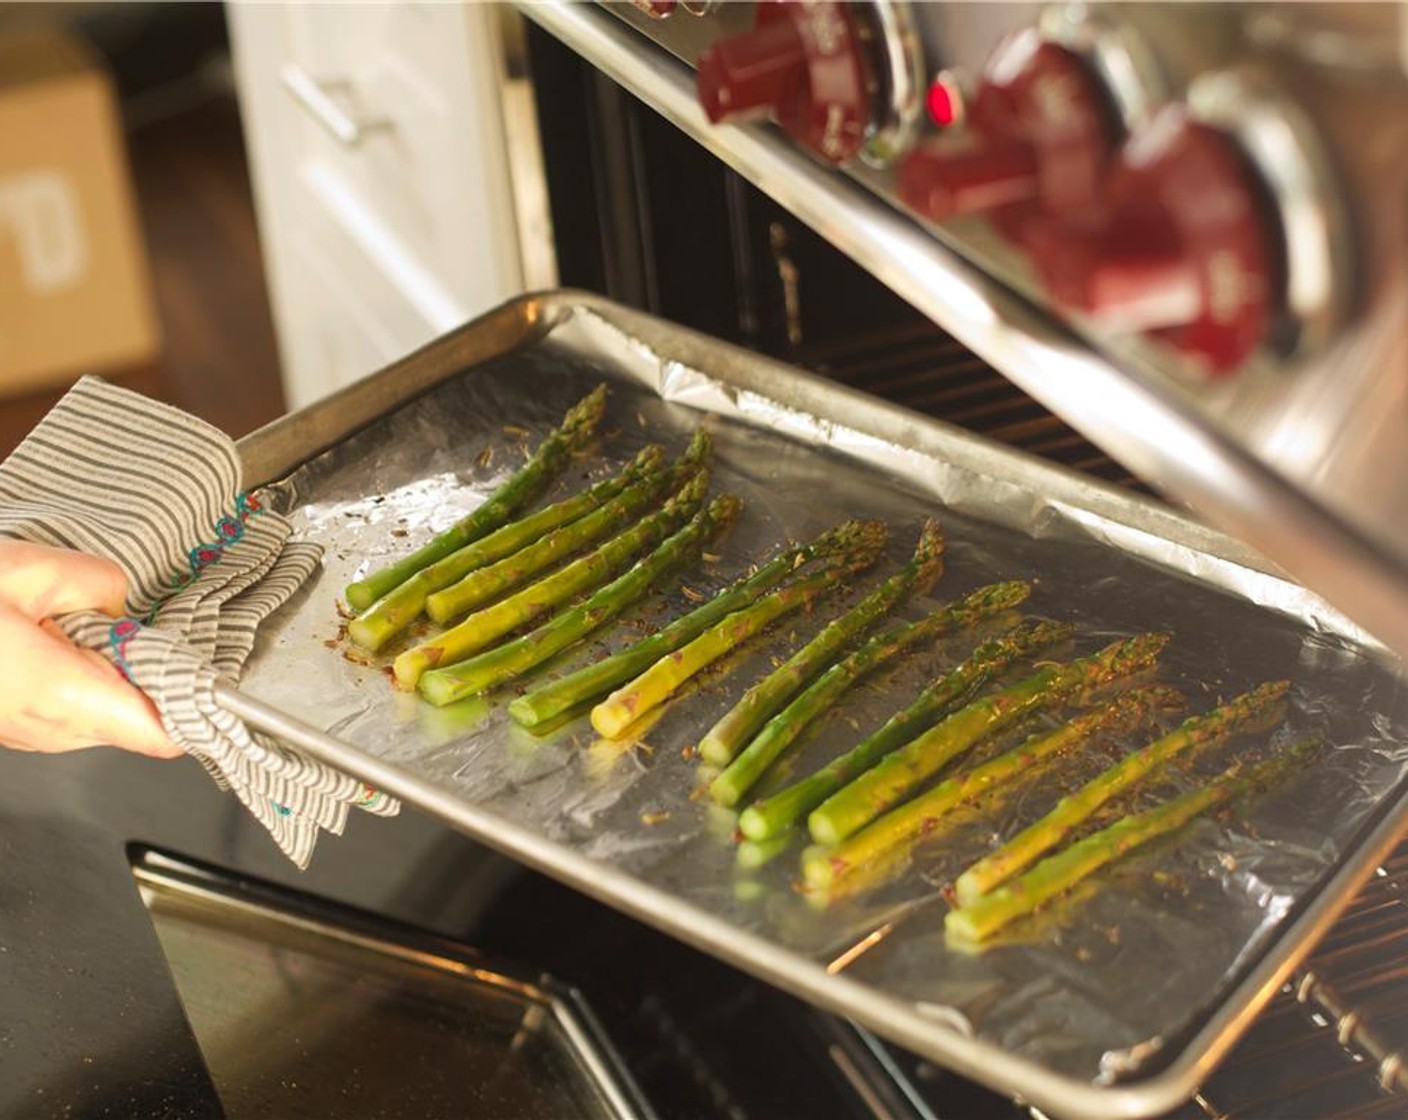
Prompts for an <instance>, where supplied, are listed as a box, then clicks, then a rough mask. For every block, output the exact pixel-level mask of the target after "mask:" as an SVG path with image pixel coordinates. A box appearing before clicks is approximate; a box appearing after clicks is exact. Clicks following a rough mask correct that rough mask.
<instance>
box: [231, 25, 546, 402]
mask: <svg viewBox="0 0 1408 1120" xmlns="http://www.w3.org/2000/svg"><path fill="white" fill-rule="evenodd" d="M227 10H228V12H229V20H230V28H231V37H232V41H233V44H234V54H235V68H236V79H237V82H238V85H239V92H240V103H241V109H242V112H243V114H244V121H245V132H246V136H247V138H248V146H249V150H250V163H251V169H252V174H253V177H254V184H255V198H256V203H257V206H258V211H259V222H260V236H261V240H262V242H263V249H264V257H265V263H266V270H267V272H268V276H269V284H270V289H271V297H272V300H273V304H274V319H275V324H276V326H277V328H278V332H279V338H280V350H281V356H282V359H283V365H284V388H285V392H286V395H287V398H288V403H289V405H290V406H291V407H299V406H301V405H304V404H307V403H309V402H310V401H313V400H316V399H317V398H318V397H321V396H323V395H325V394H326V393H328V392H331V391H332V390H333V389H336V388H338V387H339V386H341V385H345V384H346V383H347V382H349V381H352V380H354V379H356V378H358V377H361V376H363V375H365V374H367V373H370V372H372V371H373V370H375V369H377V368H379V367H380V366H382V365H385V364H386V363H387V362H389V361H392V360H393V359H395V358H398V357H401V356H402V355H404V354H406V353H407V352H409V351H410V350H413V349H414V348H416V347H417V346H420V345H421V344H423V343H425V342H426V341H428V340H429V339H431V338H433V337H435V336H436V335H438V334H441V333H443V332H444V331H446V330H449V329H450V328H452V327H455V326H457V325H459V324H460V323H462V322H464V321H465V320H467V319H470V318H472V317H473V316H475V315H477V314H479V313H480V312H482V311H484V310H486V309H487V308H489V307H492V306H493V305H495V304H497V303H499V302H501V301H502V300H504V299H506V298H508V297H509V296H512V295H514V294H516V293H518V292H520V291H522V290H523V289H524V286H525V270H524V264H523V262H524V260H525V259H527V260H529V261H532V262H534V263H533V264H532V265H531V266H530V267H532V268H533V270H534V272H535V274H534V275H533V276H531V277H529V278H528V279H530V280H531V282H532V283H533V286H546V285H551V284H552V283H553V281H554V277H552V276H551V275H545V274H544V265H543V263H542V262H543V261H544V260H545V259H546V260H548V261H550V260H551V252H550V249H546V250H545V246H544V245H543V244H528V243H527V242H526V241H525V238H529V239H536V240H537V241H539V242H541V241H544V240H545V239H548V238H550V231H549V230H547V229H546V227H545V224H544V223H543V222H542V221H541V220H540V219H538V218H535V217H533V216H531V215H529V216H526V217H525V216H524V215H521V214H520V213H519V208H518V207H517V206H516V204H515V198H516V196H515V192H514V183H513V179H512V171H511V168H512V167H515V166H520V165H521V164H522V163H523V159H522V156H523V155H524V153H523V152H518V153H513V152H510V150H509V144H510V142H512V143H513V144H515V145H517V146H519V147H520V148H524V149H526V148H529V147H531V149H532V153H529V155H530V158H529V159H528V161H527V166H528V167H529V169H530V173H531V171H532V170H533V153H536V150H537V143H538V141H537V133H536V127H535V125H534V124H533V123H532V122H528V126H527V127H525V126H524V123H523V122H522V121H518V120H516V121H514V122H512V123H511V124H510V123H508V122H506V119H505V113H506V112H509V111H516V112H521V111H522V110H523V106H524V105H525V104H528V105H531V102H527V101H525V99H524V98H522V97H521V96H514V95H513V93H512V92H511V90H510V85H511V83H510V81H509V76H508V75H507V73H506V71H505V64H504V44H505V40H504V37H503V36H504V26H505V25H504V24H503V22H502V21H504V20H509V19H517V18H518V17H517V16H516V15H514V14H513V13H512V12H510V11H505V10H504V9H501V8H499V7H498V6H497V5H487V4H475V3H468V4H462V5H459V4H428V3H425V4H422V3H399V4H387V3H375V4H356V5H340V4H293V5H283V4H277V5H264V4H235V5H231V6H230V7H229V8H228V9H227ZM510 137H512V140H511V141H510ZM529 186H531V184H530V185H529ZM520 193H521V192H520ZM531 193H532V192H531V190H530V192H529V194H530V195H531ZM521 231H522V232H521ZM547 267H549V268H550V265H549V266H547Z"/></svg>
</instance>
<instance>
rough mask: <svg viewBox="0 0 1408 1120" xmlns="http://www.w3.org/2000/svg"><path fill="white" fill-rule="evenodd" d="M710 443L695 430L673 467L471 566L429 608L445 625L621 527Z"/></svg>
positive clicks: (670, 487) (670, 486)
mask: <svg viewBox="0 0 1408 1120" xmlns="http://www.w3.org/2000/svg"><path fill="white" fill-rule="evenodd" d="M709 447H710V439H709V436H708V434H707V433H706V432H705V431H704V430H703V429H700V430H699V431H697V432H695V434H694V439H693V440H692V441H691V442H690V445H689V449H688V450H687V451H686V452H685V453H684V455H682V456H681V457H680V459H679V461H678V462H676V463H675V464H674V466H673V467H671V468H670V470H668V471H653V472H651V473H648V474H645V475H643V476H641V477H640V478H638V479H637V480H636V481H635V482H633V483H632V484H631V485H630V486H628V487H626V489H625V490H623V491H621V493H620V494H618V495H617V496H616V497H614V498H612V499H611V501H609V502H607V503H606V504H605V505H603V506H602V507H601V508H600V509H596V510H593V511H592V512H591V513H589V514H587V515H586V516H585V517H583V518H580V519H579V520H577V521H573V522H571V523H570V524H567V525H564V526H562V528H560V529H555V530H554V531H553V532H551V533H549V534H548V535H547V536H545V537H542V538H541V539H539V540H537V541H534V542H533V543H532V544H530V545H528V547H526V548H524V549H521V550H519V551H518V552H515V553H514V554H513V555H512V556H506V557H505V558H504V559H502V560H500V561H499V562H498V563H497V564H490V565H489V566H488V567H486V568H480V569H478V570H477V571H473V572H470V573H469V574H468V575H466V576H465V577H464V578H463V579H461V580H460V581H459V582H458V583H455V584H452V585H451V586H449V587H446V588H444V589H443V590H440V591H437V592H435V593H434V594H433V595H431V596H430V597H429V598H427V599H426V601H425V611H426V613H427V614H428V615H430V617H431V618H433V619H434V620H435V621H436V622H438V623H441V624H442V625H443V624H444V623H447V622H449V621H451V620H452V619H455V618H458V617H460V616H461V615H465V614H468V613H469V612H470V611H471V610H473V609H474V608H476V607H480V606H483V605H484V604H485V603H489V602H492V601H493V600H495V599H497V598H499V597H501V596H502V595H504V594H506V593H507V592H509V591H512V590H513V589H514V588H515V587H519V586H521V585H522V584H523V583H524V582H526V581H527V580H528V579H530V578H532V577H533V576H536V575H537V574H538V573H539V572H542V571H545V570H547V569H548V568H551V567H552V566H553V565H554V564H556V563H557V562H558V561H559V560H561V559H563V558H564V557H566V556H571V555H572V554H573V553H577V552H581V551H582V550H583V549H584V548H586V547H587V546H588V545H593V544H595V543H596V542H597V541H599V540H602V539H603V538H605V537H606V536H607V535H608V534H610V533H613V532H617V531H619V530H620V529H621V528H622V526H624V525H628V524H630V523H631V522H632V521H634V520H635V518H636V517H637V516H638V515H639V514H641V513H643V512H644V511H645V510H647V509H649V508H650V507H651V506H652V505H654V504H655V503H656V501H658V500H659V499H660V498H661V496H663V495H665V494H669V493H671V492H672V491H674V490H675V489H676V488H677V487H678V486H679V485H680V484H681V483H682V482H683V481H684V480H685V478H687V477H688V476H689V474H690V473H692V472H693V471H695V470H697V469H698V468H699V467H700V466H701V465H702V464H703V462H704V461H705V460H706V459H707V458H708V456H709Z"/></svg>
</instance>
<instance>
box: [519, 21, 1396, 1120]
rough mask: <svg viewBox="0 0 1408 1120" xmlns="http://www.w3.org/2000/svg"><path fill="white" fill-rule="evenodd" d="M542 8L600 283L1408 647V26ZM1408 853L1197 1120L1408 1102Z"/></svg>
mask: <svg viewBox="0 0 1408 1120" xmlns="http://www.w3.org/2000/svg"><path fill="white" fill-rule="evenodd" d="M523 11H524V14H525V16H526V17H527V20H528V22H529V23H530V25H531V26H530V29H529V31H528V34H527V40H526V45H525V46H524V47H523V52H524V55H525V56H526V68H527V70H528V71H529V72H530V73H531V74H532V77H533V83H534V88H535V93H536V106H537V114H538V125H539V128H540V130H541V138H542V150H543V159H544V165H545V167H546V169H547V181H548V183H549V186H550V205H551V217H552V221H553V225H554V228H555V229H556V231H557V233H556V245H557V252H558V263H559V269H560V273H561V279H562V282H563V283H565V284H572V285H578V286H582V287H587V288H590V289H593V290H598V291H604V292H606V293H608V294H610V295H612V296H613V297H615V298H617V299H620V300H622V301H623V302H626V303H628V304H631V305H633V306H637V307H641V308H644V309H646V310H649V311H651V312H653V313H655V314H658V315H661V316H662V317H664V318H666V319H669V320H672V321H676V322H679V323H682V324H685V325H688V326H690V327H693V328H695V329H698V330H701V331H705V332H707V333H709V334H712V335H716V336H719V337H723V338H727V339H730V340H731V341H734V342H737V343H739V344H740V345H743V346H745V347H748V348H750V349H753V350H757V351H760V352H762V353H766V354H769V355H772V356H775V357H778V358H781V359H783V360H785V361H787V362H790V363H794V364H797V365H800V366H802V367H804V368H806V369H809V370H811V371H814V372H816V373H819V374H821V375H822V376H823V377H826V378H828V379H832V380H835V381H837V382H840V383H841V384H843V385H846V386H849V387H853V388H857V389H860V390H862V391H863V392H865V393H868V394H874V395H876V396H878V397H881V398H883V399H885V400H888V401H893V402H896V403H898V404H901V405H903V406H905V407H907V408H911V409H915V410H917V411H920V412H924V413H927V414H929V415H932V416H935V417H937V418H940V419H942V420H944V421H946V422H948V423H952V424H956V425H959V426H961V427H963V428H965V429H967V430H970V431H974V432H977V433H981V434H982V435H984V436H987V437H989V438H992V439H995V440H997V441H999V442H1001V443H1004V444H1007V445H1010V446H1013V447H1016V448H1020V449H1022V450H1024V451H1027V452H1030V453H1032V454H1035V455H1037V456H1041V457H1043V458H1046V459H1049V460H1051V461H1054V462H1057V463H1060V464H1062V465H1064V466H1067V467H1070V468H1073V469H1074V470H1076V471H1078V472H1081V473H1083V474H1086V475H1091V476H1095V477H1099V478H1101V479H1104V480H1108V481H1111V482H1113V483H1116V484H1117V485H1119V486H1121V487H1125V488H1130V489H1133V490H1135V491H1138V492H1141V493H1145V494H1151V495H1156V496H1157V497H1158V498H1159V499H1160V500H1163V501H1167V502H1170V503H1172V504H1174V505H1176V506H1180V507H1185V506H1186V507H1189V508H1191V509H1192V510H1194V511H1195V512H1196V513H1197V515H1198V516H1200V517H1203V518H1206V519H1207V520H1208V521H1210V522H1212V523H1213V524H1215V525H1219V526H1220V527H1222V528H1224V529H1226V530H1228V531H1229V532H1230V533H1232V534H1233V535H1235V536H1237V537H1239V538H1240V539H1242V540H1245V541H1247V542H1249V543H1250V544H1252V545H1253V546H1254V547H1256V548H1258V549H1260V550H1262V551H1263V552H1264V553H1265V554H1266V555H1267V556H1268V557H1270V558H1271V560H1272V561H1273V562H1275V563H1276V564H1278V565H1280V566H1282V567H1283V568H1284V569H1285V570H1287V571H1288V572H1290V573H1291V574H1292V575H1293V576H1295V577H1296V578H1298V579H1300V580H1303V581H1304V582H1305V583H1306V584H1307V585H1309V586H1310V587H1312V588H1313V589H1315V590H1316V591H1318V592H1320V593H1322V594H1324V595H1325V596H1326V597H1327V598H1328V599H1329V600H1330V601H1331V602H1333V603H1334V604H1335V605H1336V606H1338V607H1340V608H1341V609H1343V610H1344V611H1345V612H1346V613H1348V614H1349V615H1351V616H1353V617H1355V618H1356V619H1358V620H1359V621H1360V622H1362V623H1363V624H1364V625H1365V626H1366V627H1367V628H1368V629H1369V630H1370V631H1372V632H1373V633H1374V634H1375V635H1376V636H1377V637H1378V638H1380V639H1381V640H1382V641H1384V642H1385V643H1386V645H1387V646H1388V647H1390V649H1391V650H1393V651H1394V653H1395V654H1402V653H1403V652H1404V651H1405V650H1408V632H1400V631H1399V629H1398V627H1399V622H1398V618H1399V617H1400V612H1402V611H1403V608H1404V607H1405V605H1408V564H1405V560H1408V542H1405V540H1404V539H1401V538H1400V539H1397V540H1395V539H1394V538H1395V537H1397V536H1398V535H1399V531H1400V530H1399V526H1401V524H1402V522H1403V519H1402V510H1403V509H1404V502H1403V498H1404V495H1403V494H1402V492H1401V490H1400V489H1399V487H1400V479H1401V477H1402V473H1401V471H1399V470H1398V468H1397V466H1396V465H1395V464H1396V463H1397V461H1398V457H1399V456H1400V455H1401V453H1402V452H1401V448H1402V447H1403V446H1404V441H1403V439H1402V435H1403V434H1404V433H1403V429H1402V425H1404V424H1405V423H1408V411H1405V410H1404V407H1403V404H1404V401H1403V399H1402V392H1403V385H1404V380H1403V378H1404V370H1405V368H1408V366H1405V361H1404V359H1405V352H1404V339H1405V337H1408V336H1405V333H1404V328H1405V319H1404V307H1405V306H1408V304H1405V297H1406V296H1408V293H1406V292H1405V290H1404V280H1403V277H1404V273H1403V269H1402V262H1403V259H1404V252H1405V249H1408V231H1406V230H1405V226H1404V221H1403V219H1404V215H1405V211H1404V207H1403V200H1404V198H1405V194H1404V187H1405V185H1408V184H1405V175H1406V174H1408V131H1405V130H1404V129H1403V128H1402V127H1401V124H1400V123H1397V122H1399V121H1401V111H1402V109H1403V108H1404V107H1405V105H1408V82H1405V66H1406V65H1408V63H1405V58H1408V55H1405V47H1404V44H1405V42H1408V16H1405V14H1404V12H1403V11H1402V9H1401V8H1399V7H1397V6H1393V5H1373V4H1324V5H1322V4H1294V5H1283V4H1274V3H1273V4H1253V5H1246V6H1242V5H1229V4H1216V3H1214V4H1194V5H1184V4H1179V5H1160V4H1138V5H1129V4H1053V5H1023V4H1005V3H996V4H993V3H988V4H965V3H952V4H950V3H944V4H904V3H891V2H887V0H878V2H876V3H862V4H828V3H815V4H794V5H768V4H758V5H752V4H711V3H703V4H696V3H678V4H676V3H671V2H669V0H666V2H664V3H650V2H648V0H641V2H639V3H634V4H630V3H622V4H612V5H602V6H571V7H566V8H564V7H559V6H550V5H526V6H524V8H523ZM1350 122H1353V123H1352V124H1351V123H1350ZM588 171H589V174H588V173H587V172H588ZM1214 210H1216V211H1218V215H1217V216H1215V217H1209V218H1208V220H1207V223H1206V224H1205V225H1200V224H1199V223H1200V222H1202V217H1200V216H1199V215H1203V216H1206V215H1207V214H1209V213H1211V212H1212V211H1214ZM1195 226H1196V227H1197V228H1195ZM1175 231H1177V232H1175ZM1253 245H1255V246H1256V248H1252V246H1253ZM1234 262H1235V263H1234ZM1195 275H1200V276H1201V277H1202V280H1201V281H1194V280H1193V277H1194V276H1195ZM1175 277H1178V279H1175ZM1216 277H1220V279H1218V278H1216ZM1199 284H1201V285H1202V286H1201V288H1200V290H1201V292H1202V294H1201V295H1200V296H1195V295H1194V292H1193V290H1194V288H1198V287H1199ZM1219 289H1220V290H1221V291H1222V295H1221V296H1219V295H1217V294H1215V293H1216V291H1217V290H1219ZM1176 291H1181V292H1182V295H1177V294H1175V292H1176ZM1224 297H1225V298H1224ZM1404 859H1405V855H1404V853H1403V852H1402V851H1400V852H1399V853H1397V854H1396V855H1394V856H1393V857H1392V859H1391V860H1390V861H1389V862H1387V863H1386V864H1384V866H1383V867H1382V868H1381V869H1380V870H1379V872H1378V873H1377V874H1376V875H1375V877H1374V878H1373V880H1372V881H1371V882H1370V883H1369V885H1368V887H1367V888H1366V889H1365V891H1364V893H1363V894H1362V895H1361V896H1360V898H1359V899H1358V900H1357V901H1356V902H1355V903H1354V904H1353V906H1352V907H1351V908H1350V910H1349V912H1348V913H1347V914H1346V916H1345V917H1344V918H1343V920H1342V921H1341V923H1340V924H1339V925H1338V926H1337V927H1336V928H1335V931H1334V932H1333V933H1331V934H1330V935H1329V936H1328V937H1327V938H1326V939H1325V941H1324V942H1323V943H1322V947H1321V949H1320V950H1319V951H1318V952H1317V953H1316V954H1315V955H1313V956H1312V957H1311V958H1310V959H1309V961H1307V962H1306V963H1304V964H1303V965H1302V966H1301V968H1300V970H1299V971H1298V973H1297V975H1296V977H1295V978H1294V979H1293V980H1292V982H1291V983H1289V984H1287V985H1286V987H1285V988H1284V990H1283V991H1282V992H1281V994H1280V995H1279V996H1277V997H1276V999H1275V1000H1273V1001H1272V1003H1271V1005H1270V1006H1269V1007H1268V1008H1267V1009H1266V1010H1265V1011H1264V1012H1263V1014H1262V1015H1261V1017H1260V1018H1259V1019H1258V1020H1257V1021H1256V1023H1255V1024H1254V1025H1253V1026H1252V1027H1251V1029H1250V1030H1249V1032H1248V1034H1247V1035H1246V1037H1245V1039H1244V1041H1243V1042H1242V1043H1241V1044H1240V1046H1239V1047H1238V1048H1237V1049H1236V1050H1234V1051H1233V1053H1232V1054H1231V1055H1230V1056H1229V1057H1228V1058H1227V1060H1226V1061H1225V1063H1224V1064H1223V1066H1222V1067H1221V1068H1220V1069H1219V1070H1218V1071H1217V1072H1216V1073H1214V1074H1213V1075H1212V1076H1211V1077H1210V1078H1209V1079H1208V1080H1207V1082H1206V1084H1205V1086H1204V1088H1203V1089H1202V1091H1201V1092H1200V1093H1199V1094H1198V1095H1197V1096H1196V1097H1195V1098H1194V1100H1193V1101H1192V1102H1190V1103H1189V1104H1188V1105H1187V1106H1185V1108H1184V1109H1183V1110H1181V1111H1180V1113H1179V1114H1180V1115H1186V1116H1197V1115H1206V1116H1213V1117H1218V1116H1248V1117H1250V1116H1273V1115H1275V1116H1281V1115H1284V1116H1300V1115H1307V1116H1308V1115H1340V1114H1342V1115H1355V1116H1358V1115H1364V1116H1370V1115H1379V1114H1382V1115H1386V1116H1387V1115H1397V1114H1399V1113H1401V1111H1402V1108H1403V1102H1404V1097H1403V1095H1402V1094H1403V1092H1404V1090H1405V1089H1408V1081H1405V1080H1404V1078H1403V1076H1402V1072H1401V1071H1402V1068H1403V1057H1402V1050H1403V1047H1404V1046H1405V1044H1408V1035H1405V1033H1404V1028H1403V1026H1402V1024H1403V1022H1404V1020H1403V1017H1402V1014H1401V1012H1400V1011H1399V1010H1398V1008H1399V1006H1400V1002H1401V999H1402V996H1401V994H1400V989H1399V988H1398V983H1399V981H1398V980H1397V977H1398V976H1399V975H1400V971H1401V967H1402V963H1403V961H1404V959H1405V958H1404V952H1405V950H1406V949H1408V914H1405V912H1404V909H1403V902H1402V900H1401V890H1402V884H1401V882H1400V879H1399V876H1400V875H1401V873H1402V867H1403V866H1404V863H1403V861H1404ZM934 1107H935V1109H936V1111H937V1112H938V1113H939V1114H943V1113H944V1112H945V1105H944V1104H943V1096H942V1094H939V1095H938V1096H937V1097H936V1098H934ZM953 1107H956V1108H958V1109H959V1110H960V1111H965V1114H966V1108H967V1107H968V1106H966V1105H964V1106H953ZM987 1107H989V1108H992V1109H997V1105H996V1102H995V1101H989V1103H988V1105H987ZM974 1114H981V1113H974Z"/></svg>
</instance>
